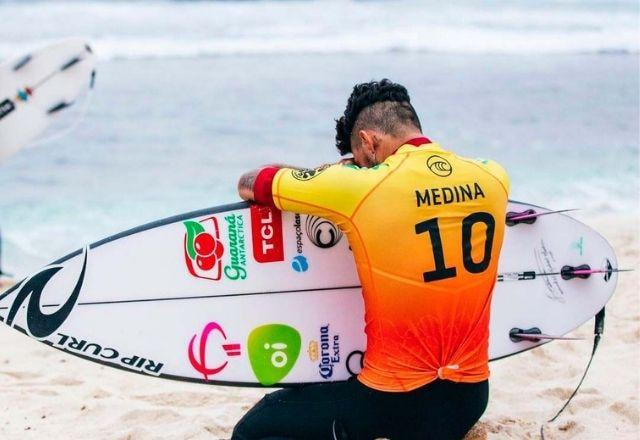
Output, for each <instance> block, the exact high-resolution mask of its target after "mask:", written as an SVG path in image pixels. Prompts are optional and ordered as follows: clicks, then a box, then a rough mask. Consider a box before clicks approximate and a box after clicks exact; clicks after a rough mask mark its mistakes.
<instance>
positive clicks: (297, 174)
mask: <svg viewBox="0 0 640 440" xmlns="http://www.w3.org/2000/svg"><path fill="white" fill-rule="evenodd" d="M328 167H329V165H323V166H321V167H318V168H313V169H304V170H293V171H291V175H292V176H293V178H294V179H297V180H302V181H305V180H311V179H313V178H314V177H317V176H318V175H319V174H320V173H321V172H323V171H324V170H326V169H327V168H328Z"/></svg>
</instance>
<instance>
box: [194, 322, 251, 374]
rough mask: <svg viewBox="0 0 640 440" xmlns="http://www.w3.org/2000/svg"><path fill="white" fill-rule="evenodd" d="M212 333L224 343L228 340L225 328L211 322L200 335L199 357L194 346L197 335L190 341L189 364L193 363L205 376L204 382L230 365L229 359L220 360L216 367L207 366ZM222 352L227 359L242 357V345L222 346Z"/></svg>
mask: <svg viewBox="0 0 640 440" xmlns="http://www.w3.org/2000/svg"><path fill="white" fill-rule="evenodd" d="M212 332H217V333H218V334H219V335H220V336H221V337H222V339H223V341H226V340H227V334H226V333H225V332H224V330H223V328H222V327H221V326H220V324H218V323H217V322H210V323H208V324H207V325H205V326H204V328H203V329H202V333H201V334H200V344H199V346H198V356H197V357H196V354H195V352H194V346H195V341H196V337H197V336H198V335H197V334H195V335H193V337H192V338H191V340H190V341H189V350H188V354H189V362H191V366H192V367H193V368H194V369H195V370H196V371H198V372H199V373H201V374H202V375H203V376H204V380H207V381H208V380H209V376H213V375H216V374H218V373H220V372H221V371H222V370H224V369H225V368H226V366H227V364H228V363H229V361H228V360H227V359H225V360H221V359H220V360H218V363H217V365H216V366H214V367H209V366H207V342H208V340H209V335H210V334H211V333H212ZM220 346H221V347H222V350H223V351H224V353H225V356H226V357H234V356H240V344H236V343H231V344H220Z"/></svg>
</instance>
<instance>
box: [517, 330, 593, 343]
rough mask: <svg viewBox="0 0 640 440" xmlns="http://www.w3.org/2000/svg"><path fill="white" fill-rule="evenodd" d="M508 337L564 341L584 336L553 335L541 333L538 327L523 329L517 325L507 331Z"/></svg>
mask: <svg viewBox="0 0 640 440" xmlns="http://www.w3.org/2000/svg"><path fill="white" fill-rule="evenodd" d="M509 339H511V340H512V341H513V342H522V341H530V342H540V341H541V340H543V339H547V340H565V341H581V340H583V339H584V338H573V337H568V336H553V335H547V334H545V333H542V331H541V330H540V329H539V328H538V327H532V328H530V329H526V330H523V329H521V328H518V327H514V328H512V329H511V330H510V331H509Z"/></svg>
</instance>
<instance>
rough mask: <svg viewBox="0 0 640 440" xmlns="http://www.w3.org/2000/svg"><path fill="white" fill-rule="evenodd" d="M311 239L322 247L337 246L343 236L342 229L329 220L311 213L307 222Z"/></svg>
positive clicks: (308, 235) (308, 234)
mask: <svg viewBox="0 0 640 440" xmlns="http://www.w3.org/2000/svg"><path fill="white" fill-rule="evenodd" d="M305 226H306V228H305V229H306V230H307V237H309V241H310V242H311V243H313V244H314V245H315V246H317V247H319V248H321V249H327V248H330V247H333V246H335V245H336V244H337V243H338V242H339V241H340V239H341V238H342V231H341V230H340V229H338V227H337V226H336V225H334V224H333V223H331V222H330V221H329V220H325V219H323V218H320V217H315V216H313V215H310V216H308V217H307V221H306V223H305Z"/></svg>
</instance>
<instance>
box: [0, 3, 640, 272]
mask: <svg viewBox="0 0 640 440" xmlns="http://www.w3.org/2000/svg"><path fill="white" fill-rule="evenodd" d="M441 3H443V2H435V1H433V2H431V1H422V2H407V1H401V2H395V1H394V2H383V1H379V2H361V1H360V2H350V1H318V2H288V1H287V2H284V1H283V2H268V1H266V2H144V1H136V2H126V1H117V2H108V1H102V2H68V1H67V2H56V1H49V2H30V1H17V2H11V1H9V2H7V1H5V2H2V1H0V18H3V23H5V24H4V25H3V26H2V27H1V28H0V59H3V58H9V57H11V56H12V55H16V54H20V53H22V52H24V51H27V50H29V49H31V48H33V47H37V46H39V45H42V44H45V43H47V42H49V41H53V40H56V39H59V38H62V37H66V36H72V35H73V36H84V37H86V38H87V39H88V40H89V41H90V42H91V43H92V45H93V47H94V49H95V51H96V52H97V54H98V56H99V58H100V60H101V62H100V64H99V66H98V78H97V84H96V88H95V91H94V92H93V93H92V95H91V102H90V105H89V106H88V110H87V112H86V115H84V118H83V120H82V123H81V124H79V125H78V127H77V128H76V129H75V130H74V131H73V132H71V133H69V134H67V135H66V136H64V137H62V138H57V139H55V140H52V141H50V142H46V143H42V144H39V145H37V146H35V147H33V148H28V149H25V150H23V151H21V152H20V153H19V154H17V155H16V156H14V157H13V158H11V159H10V160H8V161H7V162H5V163H3V164H0V189H1V190H2V193H1V194H2V195H1V196H0V227H1V228H2V236H3V261H2V264H3V268H4V269H5V270H7V271H9V272H13V273H14V274H16V275H25V274H27V273H29V272H30V271H32V270H35V269H37V268H38V267H39V266H41V265H43V264H46V263H47V262H49V261H51V260H53V259H55V258H57V257H59V256H61V255H63V254H65V253H67V252H69V251H71V250H74V249H76V248H78V247H80V246H82V245H83V244H85V243H87V242H91V241H95V240H97V239H100V238H103V237H105V236H107V235H110V234H113V233H116V232H119V231H121V230H123V229H126V228H130V227H133V226H137V225H139V224H141V223H145V222H148V221H152V220H156V219H158V218H161V217H165V216H169V215H173V214H177V213H180V212H184V211H187V210H193V209H199V208H203V207H206V206H214V205H219V204H224V203H230V202H234V201H236V200H237V196H236V194H235V185H236V180H237V177H238V176H239V175H240V174H241V173H242V172H243V171H245V170H246V169H249V168H253V167H256V166H258V165H260V164H263V163H273V162H280V163H281V162H285V163H292V164H296V165H303V166H315V165H318V164H321V163H327V162H332V161H336V160H337V159H338V156H337V153H336V150H335V147H334V140H333V137H334V131H333V130H334V122H333V120H334V118H336V117H337V116H339V114H341V112H342V111H343V109H344V106H345V103H346V99H347V97H348V95H349V93H350V91H351V88H352V87H353V85H354V84H355V83H356V82H362V81H367V80H370V79H379V78H382V77H389V78H391V79H393V80H395V81H398V82H401V83H403V84H405V85H406V86H407V88H408V89H409V91H410V93H411V96H412V102H413V103H414V105H415V107H416V108H417V110H418V113H419V114H420V117H421V120H422V124H423V127H424V131H425V134H426V135H427V136H429V137H430V138H432V139H434V140H436V141H438V142H440V143H441V144H442V145H443V146H444V147H445V148H448V149H451V150H454V151H456V152H458V153H459V154H462V155H466V156H470V157H487V158H493V159H496V160H498V161H499V162H501V163H502V164H503V165H504V166H505V167H506V168H507V170H508V171H509V173H510V175H511V179H512V198H514V199H518V200H525V201H528V202H531V203H535V204H540V205H543V206H547V207H550V208H556V209H561V208H581V209H582V211H581V214H580V215H581V216H582V217H581V218H589V216H595V215H600V214H616V215H625V216H626V215H638V212H639V209H638V194H639V191H640V186H639V181H638V174H639V167H638V160H639V159H638V136H639V122H638V121H639V111H638V108H639V85H638V75H639V73H638V62H639V56H638V6H637V4H636V2H633V1H632V2H628V1H616V2H611V1H536V2H533V1H510V2H506V1H490V2H471V1H453V2H446V5H443V4H441ZM5 17H10V18H11V19H10V20H5V19H4V18H5ZM68 119H69V117H68ZM65 122H67V123H70V121H64V120H63V121H60V123H61V125H64V123H65ZM132 251H134V250H132Z"/></svg>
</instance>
